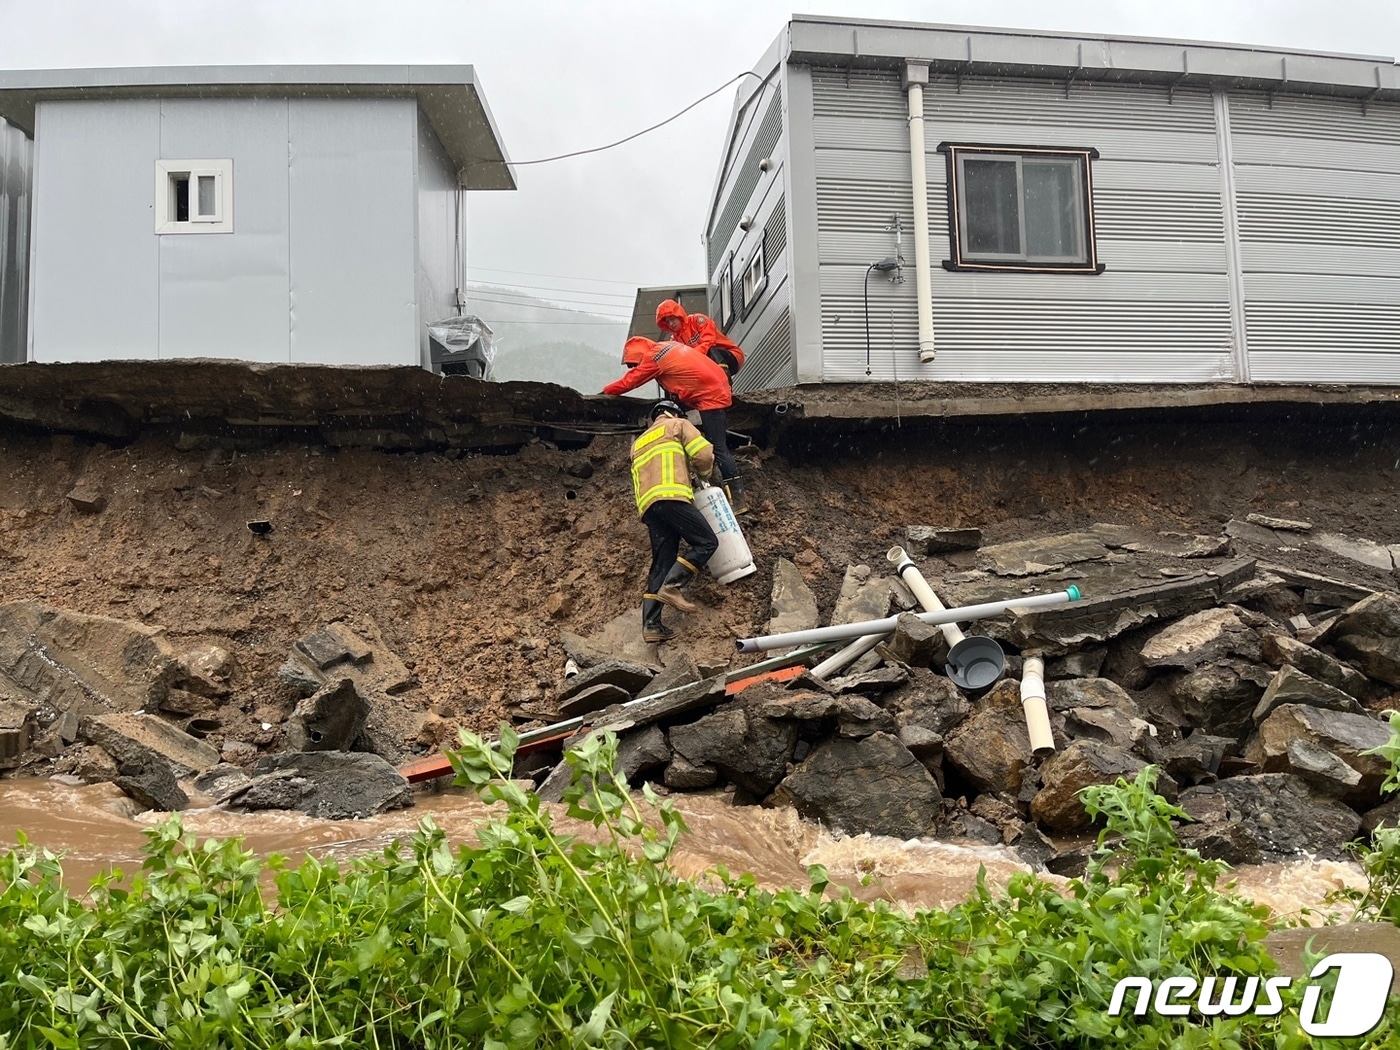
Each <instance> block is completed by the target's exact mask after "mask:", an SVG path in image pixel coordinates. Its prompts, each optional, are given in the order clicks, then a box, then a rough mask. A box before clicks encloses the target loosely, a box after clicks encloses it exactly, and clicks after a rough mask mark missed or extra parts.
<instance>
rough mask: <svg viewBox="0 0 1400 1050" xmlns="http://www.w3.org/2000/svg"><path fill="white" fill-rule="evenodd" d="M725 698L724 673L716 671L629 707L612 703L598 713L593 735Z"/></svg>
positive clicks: (637, 701)
mask: <svg viewBox="0 0 1400 1050" xmlns="http://www.w3.org/2000/svg"><path fill="white" fill-rule="evenodd" d="M724 699H725V692H724V676H723V675H715V676H714V677H712V678H706V679H704V680H703V681H700V682H696V683H695V684H694V685H689V686H685V687H684V688H681V689H678V690H676V691H675V692H673V693H668V694H667V695H665V696H654V697H647V698H645V699H641V700H634V701H632V702H631V703H629V704H628V705H627V706H626V707H623V706H621V705H619V706H616V707H609V708H607V709H606V710H604V711H601V712H599V713H598V714H597V715H596V716H595V717H594V719H593V729H592V730H591V732H590V733H589V735H590V736H596V735H598V734H600V733H607V732H613V733H621V732H622V731H623V730H626V729H631V728H632V727H633V726H644V725H650V724H651V723H653V722H660V721H662V720H664V719H668V718H675V717H677V716H679V715H683V714H687V713H689V712H691V711H698V710H703V709H704V708H708V707H714V706H715V705H717V704H720V703H723V702H724Z"/></svg>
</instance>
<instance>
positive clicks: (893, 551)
mask: <svg viewBox="0 0 1400 1050" xmlns="http://www.w3.org/2000/svg"><path fill="white" fill-rule="evenodd" d="M885 560H886V561H888V562H891V563H892V564H893V565H894V570H895V572H897V573H899V578H900V579H901V580H903V581H904V586H906V587H908V588H909V591H910V593H912V594H913V595H914V598H915V599H916V600H917V601H918V603H919V604H920V605H922V606H923V607H924V611H925V612H941V611H943V610H944V609H945V608H946V606H944V604H943V603H942V602H940V601H939V600H938V595H936V594H934V593H933V588H932V587H930V586H929V585H928V580H926V579H924V574H923V573H921V572H920V571H919V567H918V566H917V565H915V564H914V562H913V560H912V559H911V558H910V557H909V555H908V554H906V553H905V551H904V548H903V547H891V548H890V549H889V552H888V553H887V554H886V555H885ZM942 629H943V637H944V638H945V639H946V640H947V642H948V646H949V648H951V647H953V646H955V645H957V644H958V643H959V642H960V641H962V640H963V638H964V637H965V635H964V634H963V633H962V631H960V630H959V629H958V625H957V624H955V623H945V624H943V625H942Z"/></svg>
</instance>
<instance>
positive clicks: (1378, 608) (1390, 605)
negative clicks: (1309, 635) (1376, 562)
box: [1318, 593, 1400, 686]
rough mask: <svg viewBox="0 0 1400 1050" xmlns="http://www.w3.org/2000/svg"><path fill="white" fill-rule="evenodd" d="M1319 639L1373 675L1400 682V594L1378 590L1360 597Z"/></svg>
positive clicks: (1394, 684)
mask: <svg viewBox="0 0 1400 1050" xmlns="http://www.w3.org/2000/svg"><path fill="white" fill-rule="evenodd" d="M1318 640H1319V641H1320V642H1322V643H1323V644H1325V645H1331V646H1333V647H1334V648H1335V649H1336V650H1337V652H1338V653H1340V654H1341V655H1342V656H1344V657H1346V659H1347V660H1349V661H1350V662H1351V663H1352V664H1353V665H1354V666H1356V667H1359V668H1360V669H1361V670H1362V671H1365V672H1366V673H1367V674H1368V675H1370V676H1371V677H1372V678H1375V679H1378V680H1379V681H1382V682H1385V683H1386V684H1387V685H1393V686H1400V597H1396V596H1395V595H1394V594H1386V593H1381V594H1373V595H1371V596H1370V597H1369V598H1363V599H1362V600H1361V601H1359V602H1357V603H1356V604H1355V605H1353V606H1352V607H1351V608H1349V609H1347V610H1346V611H1345V612H1343V613H1342V614H1341V615H1340V616H1338V617H1337V619H1336V621H1335V622H1333V624H1332V625H1331V626H1330V627H1329V628H1328V629H1327V630H1326V632H1325V633H1324V634H1323V635H1322V637H1321V638H1319V639H1318Z"/></svg>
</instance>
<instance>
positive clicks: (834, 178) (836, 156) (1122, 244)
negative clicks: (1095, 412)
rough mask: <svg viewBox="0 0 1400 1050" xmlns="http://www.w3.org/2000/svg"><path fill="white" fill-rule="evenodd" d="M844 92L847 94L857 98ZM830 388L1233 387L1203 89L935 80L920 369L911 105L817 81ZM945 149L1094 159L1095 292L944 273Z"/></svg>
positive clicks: (1067, 283) (895, 79)
mask: <svg viewBox="0 0 1400 1050" xmlns="http://www.w3.org/2000/svg"><path fill="white" fill-rule="evenodd" d="M848 84H849V87H848V86H847V85H848ZM812 85H813V100H814V101H813V109H814V114H815V116H814V120H813V124H814V138H815V145H816V149H815V153H816V163H817V207H818V224H819V228H820V231H821V233H820V252H821V282H820V283H821V289H822V347H823V367H822V378H823V379H824V380H827V381H849V380H856V381H859V380H864V379H866V378H867V376H866V368H867V363H866V360H867V346H866V334H865V320H866V317H865V306H864V296H863V278H864V276H865V270H866V267H868V266H869V264H870V263H872V262H874V261H875V260H876V259H878V258H880V257H882V256H883V255H886V254H889V253H890V252H891V251H892V250H893V248H894V242H893V234H891V233H889V232H887V231H886V229H885V227H886V226H887V225H888V224H889V223H890V220H891V218H892V217H893V216H894V215H898V216H899V218H900V222H901V223H902V225H903V227H904V230H905V234H904V243H903V254H904V256H905V258H906V260H907V261H908V262H907V265H906V268H905V271H904V275H905V278H906V280H905V283H904V284H891V283H890V282H889V281H888V280H887V279H885V278H883V277H882V276H880V275H878V274H874V275H872V276H871V278H870V290H869V299H870V310H869V321H870V340H869V342H870V345H869V351H868V354H869V368H870V376H869V377H868V378H870V379H872V380H895V379H905V380H907V379H958V380H964V381H978V380H985V381H994V380H995V381H1004V380H1009V379H1025V380H1029V379H1037V380H1059V381H1068V382H1076V381H1079V382H1101V381H1110V380H1112V381H1133V382H1151V381H1162V382H1193V381H1201V380H1203V379H1219V378H1221V377H1225V376H1229V375H1230V374H1231V363H1230V361H1231V359H1230V349H1231V342H1232V340H1231V328H1230V298H1229V284H1228V281H1227V278H1226V254H1225V233H1224V230H1225V226H1224V221H1223V213H1222V210H1221V198H1220V167H1219V144H1218V142H1217V138H1216V131H1215V116H1214V106H1213V102H1212V99H1211V95H1210V93H1209V92H1208V91H1202V90H1199V89H1182V90H1179V91H1176V92H1174V93H1169V92H1168V91H1167V90H1166V89H1165V88H1164V87H1161V86H1145V85H1144V86H1139V85H1132V84H1080V83H1073V84H1070V85H1069V86H1068V87H1067V86H1066V85H1065V83H1064V82H1063V81H1036V80H1012V79H1006V80H996V79H989V78H985V77H982V78H975V77H964V78H963V79H962V80H961V82H959V81H958V80H956V79H955V78H951V77H935V78H934V81H933V83H931V84H930V86H929V88H928V89H927V90H926V91H925V94H924V110H925V122H926V131H925V135H926V141H927V142H928V145H929V153H928V183H929V184H928V197H929V216H930V249H931V255H932V259H933V265H934V269H933V272H932V275H931V276H932V284H933V321H934V330H935V344H936V347H937V358H936V360H935V362H934V363H933V364H932V365H931V366H930V365H921V364H920V363H919V360H918V333H917V319H916V313H915V303H914V280H913V276H914V275H913V272H912V270H913V264H912V260H913V256H914V251H913V245H912V244H911V243H909V242H910V237H911V231H912V227H913V221H912V220H913V214H912V213H913V208H912V202H911V192H910V187H909V172H910V165H909V156H908V152H909V134H908V128H907V114H908V109H907V101H906V99H905V96H904V93H903V91H902V90H901V89H900V84H899V76H898V74H897V73H895V72H892V71H889V72H886V71H861V70H851V71H847V70H844V69H839V70H838V69H820V68H818V69H813V70H812ZM940 141H972V142H987V143H991V144H1004V145H1041V146H1065V147H1093V148H1096V149H1098V150H1099V153H1100V159H1099V160H1097V161H1095V162H1094V167H1093V175H1094V184H1095V185H1094V210H1095V221H1096V228H1097V236H1098V246H1099V251H1100V260H1101V261H1103V262H1104V263H1105V265H1106V267H1107V271H1106V272H1105V273H1103V274H1100V275H1098V276H1084V275H1059V274H1000V273H999V274H977V273H952V272H948V271H945V270H943V269H941V268H940V267H939V262H940V261H941V260H942V259H944V258H947V257H948V255H949V237H948V218H947V215H948V210H947V197H946V186H945V185H944V183H945V181H946V161H945V159H944V157H943V155H942V154H939V153H936V152H934V149H935V147H936V146H937V144H938V143H939V142H940Z"/></svg>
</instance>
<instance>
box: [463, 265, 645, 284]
mask: <svg viewBox="0 0 1400 1050" xmlns="http://www.w3.org/2000/svg"><path fill="white" fill-rule="evenodd" d="M467 269H468V270H475V271H476V272H478V273H510V274H515V275H516V276H518V277H561V278H563V279H564V280H566V281H587V282H589V283H590V284H618V285H622V286H623V287H626V288H636V287H637V286H638V284H640V282H639V281H609V280H606V279H604V278H602V277H575V276H573V275H572V274H567V273H536V272H535V271H533V270H502V269H500V268H499V267H496V266H468V267H467Z"/></svg>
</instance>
